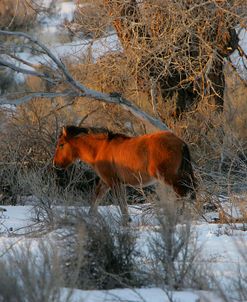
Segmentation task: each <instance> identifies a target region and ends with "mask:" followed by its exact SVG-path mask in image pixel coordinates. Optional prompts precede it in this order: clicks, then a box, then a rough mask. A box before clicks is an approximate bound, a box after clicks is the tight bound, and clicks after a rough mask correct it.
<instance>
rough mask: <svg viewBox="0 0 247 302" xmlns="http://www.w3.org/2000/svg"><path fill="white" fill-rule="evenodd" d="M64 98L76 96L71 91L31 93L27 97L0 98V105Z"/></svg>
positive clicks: (16, 104)
mask: <svg viewBox="0 0 247 302" xmlns="http://www.w3.org/2000/svg"><path fill="white" fill-rule="evenodd" d="M66 96H77V95H73V94H72V93H71V91H66V92H31V93H28V94H27V95H25V96H23V97H20V98H13V99H12V98H11V97H9V98H8V97H1V98H0V105H15V106H18V105H21V104H24V103H26V102H28V101H30V100H31V99H33V98H55V97H66Z"/></svg>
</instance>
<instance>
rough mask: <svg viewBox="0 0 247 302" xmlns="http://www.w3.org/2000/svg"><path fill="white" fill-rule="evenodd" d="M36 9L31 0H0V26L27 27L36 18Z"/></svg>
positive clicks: (7, 27)
mask: <svg viewBox="0 0 247 302" xmlns="http://www.w3.org/2000/svg"><path fill="white" fill-rule="evenodd" d="M36 16H37V11H36V10H35V9H34V8H33V7H32V0H1V2H0V28H6V29H11V30H15V29H17V28H25V29H27V28H29V27H30V26H31V25H32V24H33V23H34V21H35V20H36Z"/></svg>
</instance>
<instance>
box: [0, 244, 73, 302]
mask: <svg viewBox="0 0 247 302" xmlns="http://www.w3.org/2000/svg"><path fill="white" fill-rule="evenodd" d="M35 252H36V253H35V254H34V251H33V250H32V247H31V246H30V245H28V244H26V245H23V246H21V247H19V248H18V247H13V248H12V249H10V250H9V251H8V254H7V255H5V256H4V258H2V259H1V261H0V277H1V282H0V301H1V302H4V301H18V302H24V301H25V302H26V301H37V302H55V301H57V302H58V301H61V299H63V301H67V302H68V301H69V300H70V292H69V293H68V294H64V293H62V291H61V287H62V286H63V285H64V282H63V274H62V271H61V266H60V263H59V257H58V251H57V249H56V248H55V246H53V245H52V244H50V243H49V242H48V241H47V242H46V244H44V243H39V244H38V245H37V249H36V251H35Z"/></svg>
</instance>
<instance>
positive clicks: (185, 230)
mask: <svg viewBox="0 0 247 302" xmlns="http://www.w3.org/2000/svg"><path fill="white" fill-rule="evenodd" d="M159 195H160V203H159V209H158V213H157V218H158V222H159V229H158V231H157V233H156V234H154V235H152V236H150V241H149V249H150V255H151V257H152V259H151V270H150V275H151V276H150V279H152V280H153V281H154V282H155V284H156V285H158V286H161V287H163V288H166V287H168V288H169V289H181V288H188V287H189V288H192V287H194V288H197V289H198V288H199V289H202V288H204V287H206V286H207V284H208V282H205V281H206V277H205V275H206V274H205V271H203V270H202V268H201V267H200V265H199V264H198V263H200V261H198V260H199V257H200V249H199V247H198V245H197V238H196V234H195V232H194V231H193V229H192V225H191V214H190V213H189V212H187V211H185V209H184V213H183V214H182V215H181V208H180V209H179V208H178V206H177V205H176V200H175V199H174V194H173V192H169V191H165V190H160V192H159ZM187 202H188V201H187ZM181 205H182V203H181V204H180V207H181ZM202 272H203V273H202ZM202 276H204V277H202Z"/></svg>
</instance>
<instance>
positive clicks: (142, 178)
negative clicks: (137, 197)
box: [120, 173, 157, 187]
mask: <svg viewBox="0 0 247 302" xmlns="http://www.w3.org/2000/svg"><path fill="white" fill-rule="evenodd" d="M120 180H121V181H122V182H123V183H125V184H126V185H131V186H135V187H148V186H151V185H153V184H155V183H156V182H157V179H155V178H153V177H150V176H149V175H143V174H140V173H121V175H120Z"/></svg>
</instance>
